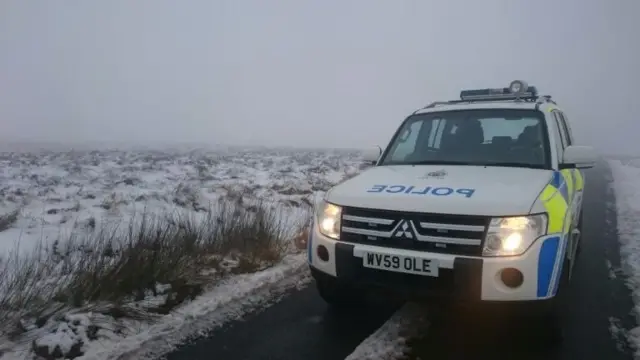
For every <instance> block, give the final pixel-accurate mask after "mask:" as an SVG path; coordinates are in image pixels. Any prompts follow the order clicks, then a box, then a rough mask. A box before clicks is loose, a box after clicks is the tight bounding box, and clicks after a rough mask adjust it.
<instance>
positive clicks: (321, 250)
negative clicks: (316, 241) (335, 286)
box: [316, 245, 329, 261]
mask: <svg viewBox="0 0 640 360" xmlns="http://www.w3.org/2000/svg"><path fill="white" fill-rule="evenodd" d="M316 254H318V257H319V258H320V260H322V261H329V250H327V248H326V247H325V246H324V245H318V247H317V248H316Z"/></svg>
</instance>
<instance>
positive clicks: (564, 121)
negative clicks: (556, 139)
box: [558, 111, 573, 145]
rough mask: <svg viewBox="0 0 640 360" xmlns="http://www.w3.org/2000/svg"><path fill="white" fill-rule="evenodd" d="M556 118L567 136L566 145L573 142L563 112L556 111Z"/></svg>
mask: <svg viewBox="0 0 640 360" xmlns="http://www.w3.org/2000/svg"><path fill="white" fill-rule="evenodd" d="M558 118H559V120H560V127H561V128H562V129H563V130H564V133H565V135H566V137H567V145H572V144H573V136H572V135H571V130H570V129H569V124H568V123H567V118H566V117H565V116H564V114H563V113H562V112H560V111H558Z"/></svg>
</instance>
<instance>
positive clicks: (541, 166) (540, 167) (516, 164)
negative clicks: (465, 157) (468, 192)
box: [475, 162, 545, 169]
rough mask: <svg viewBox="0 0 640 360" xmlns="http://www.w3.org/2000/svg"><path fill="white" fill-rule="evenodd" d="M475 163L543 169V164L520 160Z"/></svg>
mask: <svg viewBox="0 0 640 360" xmlns="http://www.w3.org/2000/svg"><path fill="white" fill-rule="evenodd" d="M475 165H480V166H485V167H486V166H503V167H524V168H530V169H545V166H544V165H540V164H528V163H520V162H484V163H478V164H475Z"/></svg>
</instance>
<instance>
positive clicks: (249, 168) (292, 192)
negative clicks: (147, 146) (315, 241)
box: [0, 149, 359, 254]
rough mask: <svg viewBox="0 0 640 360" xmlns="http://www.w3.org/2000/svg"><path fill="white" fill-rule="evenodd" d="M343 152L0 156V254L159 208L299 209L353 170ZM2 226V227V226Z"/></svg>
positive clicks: (354, 162) (353, 157) (354, 161)
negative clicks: (223, 204)
mask: <svg viewBox="0 0 640 360" xmlns="http://www.w3.org/2000/svg"><path fill="white" fill-rule="evenodd" d="M358 155H359V154H358V153H357V152H345V151H295V150H268V149H265V150H228V151H222V150H219V151H215V152H210V151H205V150H199V151H198V150H195V151H162V150H156V151H115V150H114V151H106V150H103V151H75V152H74V151H69V152H39V153H35V152H34V153H0V216H2V215H3V214H4V215H5V217H10V218H11V216H7V215H12V214H13V212H14V211H17V213H16V215H17V217H16V218H15V221H11V223H10V224H8V225H7V226H6V227H8V229H5V230H4V231H1V232H0V254H7V253H9V252H11V251H16V250H20V251H30V250H31V249H33V247H34V245H35V244H41V243H44V244H45V245H50V244H51V242H52V241H54V240H56V239H59V238H60V237H61V235H62V237H64V234H68V233H69V232H70V231H71V230H72V229H74V228H77V227H78V226H80V225H85V224H87V223H89V222H93V221H96V220H97V221H99V220H104V219H115V220H117V221H121V220H122V218H123V217H125V218H126V217H131V216H132V215H133V214H134V213H136V212H137V213H140V212H141V211H145V210H144V209H145V207H146V208H147V209H148V211H156V210H157V209H163V210H164V209H174V208H180V209H187V210H190V211H193V212H198V211H199V210H204V209H206V208H207V207H208V204H210V203H211V202H215V201H216V200H217V199H218V198H220V197H223V196H235V197H245V198H255V199H268V200H276V201H279V202H280V203H281V204H283V205H288V206H290V207H299V206H301V205H304V204H305V202H308V199H309V197H310V195H311V194H312V193H313V192H315V191H322V190H326V189H327V188H328V187H329V186H330V185H331V184H334V183H336V182H338V181H339V180H340V179H342V178H343V177H344V176H345V175H348V174H351V173H353V172H355V171H357V170H358V165H359V162H358ZM0 225H1V224H0Z"/></svg>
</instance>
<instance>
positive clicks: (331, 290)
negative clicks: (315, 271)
mask: <svg viewBox="0 0 640 360" xmlns="http://www.w3.org/2000/svg"><path fill="white" fill-rule="evenodd" d="M315 280H316V288H317V290H318V294H320V297H321V298H322V299H323V300H324V301H325V302H326V303H327V304H329V306H330V307H331V308H332V309H335V310H352V309H357V308H361V307H362V305H363V303H364V300H365V295H364V292H363V291H361V290H359V289H356V288H354V287H351V286H349V285H347V284H342V283H339V282H338V281H337V280H336V279H334V278H331V277H328V276H326V277H325V276H317V277H315Z"/></svg>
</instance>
